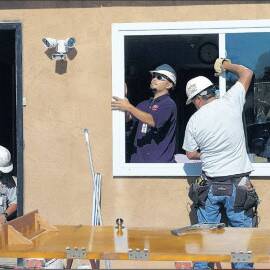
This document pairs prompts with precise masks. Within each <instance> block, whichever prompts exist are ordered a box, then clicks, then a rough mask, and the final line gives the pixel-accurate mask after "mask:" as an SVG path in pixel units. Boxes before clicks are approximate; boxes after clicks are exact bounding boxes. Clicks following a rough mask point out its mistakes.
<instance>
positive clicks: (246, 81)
mask: <svg viewBox="0 0 270 270" xmlns="http://www.w3.org/2000/svg"><path fill="white" fill-rule="evenodd" d="M222 67H223V68H224V69H225V70H228V71H230V72H232V73H234V74H236V75H237V76H238V78H239V79H238V81H239V82H241V83H242V85H243V86H244V88H245V91H246V92H247V91H248V88H249V86H250V83H251V80H252V76H253V71H252V70H250V69H249V68H247V67H245V66H242V65H237V64H231V63H229V62H228V61H224V62H223V64H222Z"/></svg>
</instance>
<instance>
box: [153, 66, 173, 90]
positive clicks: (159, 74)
mask: <svg viewBox="0 0 270 270" xmlns="http://www.w3.org/2000/svg"><path fill="white" fill-rule="evenodd" d="M150 73H151V75H152V80H151V84H150V88H151V89H152V90H153V91H154V92H164V93H166V92H169V91H170V90H172V89H174V87H175V85H176V72H175V70H174V69H173V68H172V67H171V66H170V65H168V64H163V65H160V66H158V67H156V68H155V69H154V70H150Z"/></svg>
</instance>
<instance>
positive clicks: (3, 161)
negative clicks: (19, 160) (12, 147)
mask: <svg viewBox="0 0 270 270" xmlns="http://www.w3.org/2000/svg"><path fill="white" fill-rule="evenodd" d="M12 170H13V164H12V162H11V154H10V152H9V151H8V149H7V148H5V147H4V146H2V145H0V176H1V175H4V174H8V173H10V172H12Z"/></svg>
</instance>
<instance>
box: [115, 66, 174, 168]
mask: <svg viewBox="0 0 270 270" xmlns="http://www.w3.org/2000/svg"><path fill="white" fill-rule="evenodd" d="M150 73H151V74H152V80H151V84H150V88H151V89H152V90H153V93H154V97H153V98H150V99H148V100H145V101H143V102H141V103H139V104H138V105H137V106H136V107H135V106H133V105H132V104H131V103H130V102H129V101H128V99H127V98H124V99H121V98H119V97H113V99H114V100H113V101H112V104H111V105H112V109H113V110H121V111H124V112H127V113H128V114H129V115H130V120H132V121H133V124H134V125H137V130H136V135H135V140H134V152H133V153H132V154H131V159H130V162H133V163H165V162H175V160H174V154H175V132H176V117H177V108H176V104H175V102H174V101H173V100H172V99H171V98H170V95H169V91H170V90H171V89H173V88H174V87H175V85H176V72H175V71H174V69H173V68H172V67H171V66H169V65H167V64H163V65H161V66H158V67H157V68H156V69H155V70H151V71H150Z"/></svg>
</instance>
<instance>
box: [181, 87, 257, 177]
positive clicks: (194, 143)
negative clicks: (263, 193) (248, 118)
mask: <svg viewBox="0 0 270 270" xmlns="http://www.w3.org/2000/svg"><path fill="white" fill-rule="evenodd" d="M244 104H245V89H244V86H243V85H242V84H241V83H240V82H236V83H235V84H234V85H233V86H232V87H231V89H229V90H228V91H227V92H226V94H225V95H224V96H223V97H222V98H220V99H215V100H213V101H211V102H209V103H207V104H206V105H204V106H202V107H201V108H200V109H199V110H198V111H196V112H195V113H194V114H193V115H192V116H191V117H190V119H189V121H188V124H187V127H186V132H185V138H184V143H183V149H184V150H186V151H189V152H193V151H196V150H198V149H200V151H201V161H202V170H203V171H204V172H205V173H206V175H207V176H210V177H217V176H228V175H234V174H241V173H247V172H250V171H252V170H253V168H252V165H251V162H250V160H249V157H248V154H247V150H246V142H245V135H244V129H243V121H242V111H243V106H244Z"/></svg>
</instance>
